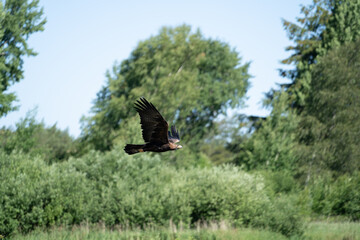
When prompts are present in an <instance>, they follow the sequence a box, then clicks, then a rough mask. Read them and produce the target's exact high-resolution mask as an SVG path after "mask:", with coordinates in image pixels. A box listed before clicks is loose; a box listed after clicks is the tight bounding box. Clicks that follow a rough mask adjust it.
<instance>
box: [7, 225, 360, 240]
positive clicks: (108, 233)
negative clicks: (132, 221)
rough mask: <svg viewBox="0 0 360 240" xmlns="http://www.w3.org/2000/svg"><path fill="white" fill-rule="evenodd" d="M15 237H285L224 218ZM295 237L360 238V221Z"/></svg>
mask: <svg viewBox="0 0 360 240" xmlns="http://www.w3.org/2000/svg"><path fill="white" fill-rule="evenodd" d="M12 239H13V240H45V239H47V240H61V239H64V240H65V239H73V240H85V239H88V240H97V239H99V240H100V239H101V240H115V239H119V240H122V239H124V240H125V239H126V240H128V239H129V240H132V239H133V240H135V239H136V240H140V239H144V240H146V239H149V240H150V239H151V240H175V239H177V240H182V239H183V240H185V239H186V240H188V239H203V240H207V239H209V240H217V239H224V240H232V239H233V240H263V239H266V240H272V239H273V240H285V239H288V238H287V237H285V236H284V235H281V234H279V233H275V232H270V231H267V230H259V229H252V228H231V227H229V226H228V225H226V224H225V223H223V222H220V223H215V222H213V223H210V224H206V225H201V226H200V225H199V226H198V227H197V228H196V229H181V228H179V227H175V226H174V225H173V224H170V226H169V227H168V228H157V229H154V228H148V229H144V230H140V229H127V228H126V227H120V226H115V227H114V228H112V229H108V228H106V227H105V225H93V226H91V227H90V226H89V225H87V224H85V225H79V226H73V227H71V228H66V227H56V228H51V229H48V230H46V231H41V230H37V231H33V232H31V233H30V234H27V235H21V234H17V235H15V236H14V237H13V238H12ZM290 239H292V240H297V239H299V240H300V239H304V240H359V239H360V223H358V222H357V223H356V222H337V223H329V222H312V223H310V224H309V226H308V228H307V229H306V231H305V233H304V235H303V236H302V237H291V238H290Z"/></svg>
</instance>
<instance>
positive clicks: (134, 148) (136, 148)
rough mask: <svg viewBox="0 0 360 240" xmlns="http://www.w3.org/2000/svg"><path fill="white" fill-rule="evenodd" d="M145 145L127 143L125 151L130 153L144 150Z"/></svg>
mask: <svg viewBox="0 0 360 240" xmlns="http://www.w3.org/2000/svg"><path fill="white" fill-rule="evenodd" d="M144 146H145V145H136V144H127V145H126V146H125V148H124V151H125V152H126V153H127V154H129V155H131V154H135V153H139V152H144V149H143V148H144Z"/></svg>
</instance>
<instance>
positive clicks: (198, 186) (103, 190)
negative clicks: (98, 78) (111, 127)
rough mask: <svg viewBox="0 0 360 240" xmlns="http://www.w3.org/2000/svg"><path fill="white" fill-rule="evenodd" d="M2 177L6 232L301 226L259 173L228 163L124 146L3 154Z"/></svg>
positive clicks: (287, 230) (0, 210)
mask: <svg viewBox="0 0 360 240" xmlns="http://www.w3.org/2000/svg"><path fill="white" fill-rule="evenodd" d="M0 181H1V182H2V184H1V186H0V202H1V204H0V221H1V223H0V228H1V229H0V232H1V233H2V234H5V235H8V234H10V233H13V232H15V231H21V232H27V231H29V230H31V229H34V228H36V227H50V226H55V225H64V224H65V225H68V224H69V225H72V224H79V223H81V222H84V221H87V222H89V223H98V222H103V223H105V224H106V225H107V226H114V225H122V226H128V227H146V226H152V225H155V226H157V225H162V226H167V225H168V223H169V221H170V220H171V221H172V222H173V223H174V224H175V225H179V224H184V225H185V226H189V225H190V226H191V225H196V224H197V223H198V222H209V221H221V220H227V221H230V222H232V223H234V224H235V225H237V226H252V227H256V228H268V229H270V230H273V231H277V232H280V233H282V234H284V235H294V234H299V233H301V231H302V228H301V226H302V221H301V218H300V216H298V214H297V213H296V212H297V210H296V208H294V206H293V204H292V203H290V202H289V203H288V204H286V203H285V202H286V201H287V200H286V199H285V200H279V199H277V198H271V197H269V196H268V195H267V192H266V190H265V188H264V184H263V180H262V178H261V177H260V176H257V175H250V174H247V173H244V172H242V171H240V170H239V169H238V168H236V167H233V166H222V167H213V168H190V169H187V170H186V169H176V168H175V167H173V166H171V165H168V164H164V163H163V162H162V161H161V160H160V159H159V158H158V157H149V156H148V155H139V156H135V157H129V156H127V155H126V154H125V153H124V152H123V151H122V150H121V149H118V150H114V151H111V152H108V153H106V154H100V153H98V152H93V151H92V152H90V153H89V154H86V155H84V156H83V157H82V158H77V159H75V158H71V159H70V160H69V161H65V162H62V163H54V164H52V165H47V164H46V163H45V162H44V161H43V160H42V159H40V158H33V157H30V156H29V155H23V154H15V153H13V154H11V155H10V156H8V155H6V154H4V153H1V155H0ZM278 201H280V202H281V204H280V203H278ZM284 201H285V202H284Z"/></svg>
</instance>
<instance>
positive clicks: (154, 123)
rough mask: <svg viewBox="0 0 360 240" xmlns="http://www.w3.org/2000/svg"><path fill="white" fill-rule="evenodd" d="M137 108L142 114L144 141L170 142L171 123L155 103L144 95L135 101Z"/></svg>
mask: <svg viewBox="0 0 360 240" xmlns="http://www.w3.org/2000/svg"><path fill="white" fill-rule="evenodd" d="M135 109H136V111H137V112H138V113H139V115H140V120H141V121H140V123H141V128H142V135H143V138H144V141H145V142H147V143H149V142H153V143H161V144H166V143H168V142H169V139H168V135H167V131H168V127H169V125H168V123H167V122H166V120H165V119H164V118H163V116H161V114H160V113H159V111H158V110H157V109H156V108H155V107H154V105H152V103H150V102H148V101H147V100H146V99H145V98H143V97H142V98H140V100H137V102H136V103H135Z"/></svg>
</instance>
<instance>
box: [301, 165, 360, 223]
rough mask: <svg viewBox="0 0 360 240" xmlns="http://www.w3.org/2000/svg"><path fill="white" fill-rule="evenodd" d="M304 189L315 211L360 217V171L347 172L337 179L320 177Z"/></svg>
mask: <svg viewBox="0 0 360 240" xmlns="http://www.w3.org/2000/svg"><path fill="white" fill-rule="evenodd" d="M304 191H306V192H307V194H308V195H309V200H310V206H311V209H312V211H313V212H315V213H318V214H323V215H326V216H339V215H342V216H347V217H349V218H350V219H352V220H359V219H360V172H355V173H353V174H351V175H349V174H345V175H343V176H340V177H339V178H337V179H335V180H334V179H332V178H331V177H319V178H317V179H315V180H314V181H313V183H311V184H310V185H309V186H308V187H307V188H306V189H305V190H304Z"/></svg>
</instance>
